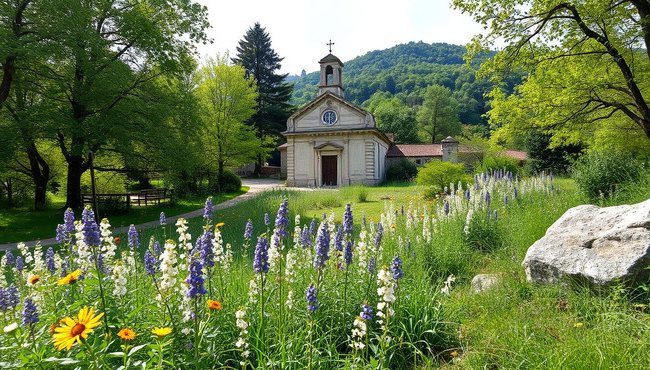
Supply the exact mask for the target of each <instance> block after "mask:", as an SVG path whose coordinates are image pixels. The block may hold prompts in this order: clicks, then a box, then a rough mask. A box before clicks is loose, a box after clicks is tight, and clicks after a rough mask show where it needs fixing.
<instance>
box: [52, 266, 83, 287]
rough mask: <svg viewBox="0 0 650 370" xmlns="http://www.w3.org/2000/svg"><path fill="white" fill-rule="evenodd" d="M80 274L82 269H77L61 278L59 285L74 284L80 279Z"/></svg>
mask: <svg viewBox="0 0 650 370" xmlns="http://www.w3.org/2000/svg"><path fill="white" fill-rule="evenodd" d="M79 276H81V270H75V271H72V272H71V273H69V274H67V275H66V276H64V277H62V278H61V279H59V280H58V281H57V282H56V283H57V284H58V285H70V284H74V283H76V282H77V280H79Z"/></svg>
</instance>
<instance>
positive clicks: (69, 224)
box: [63, 208, 75, 233]
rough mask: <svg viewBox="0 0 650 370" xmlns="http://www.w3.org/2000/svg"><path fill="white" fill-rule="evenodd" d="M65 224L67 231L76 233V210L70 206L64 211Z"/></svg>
mask: <svg viewBox="0 0 650 370" xmlns="http://www.w3.org/2000/svg"><path fill="white" fill-rule="evenodd" d="M63 224H64V225H65V231H67V232H69V233H74V232H75V228H74V212H73V211H72V208H68V209H66V210H65V212H64V213H63Z"/></svg>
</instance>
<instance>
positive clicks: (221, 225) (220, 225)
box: [214, 222, 226, 229]
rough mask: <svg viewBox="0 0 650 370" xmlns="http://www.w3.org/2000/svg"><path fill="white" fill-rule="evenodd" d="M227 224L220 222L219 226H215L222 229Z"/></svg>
mask: <svg viewBox="0 0 650 370" xmlns="http://www.w3.org/2000/svg"><path fill="white" fill-rule="evenodd" d="M225 224H226V223H225V222H219V223H218V224H216V225H214V227H216V228H218V229H221V228H222V227H223V225H225Z"/></svg>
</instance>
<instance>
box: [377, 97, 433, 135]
mask: <svg viewBox="0 0 650 370" xmlns="http://www.w3.org/2000/svg"><path fill="white" fill-rule="evenodd" d="M388 96H390V94H388ZM367 103H368V104H369V110H370V112H372V114H374V116H375V119H376V121H377V127H378V128H379V129H380V130H382V131H384V132H386V133H392V134H395V142H396V143H398V144H404V143H417V142H419V141H420V139H419V137H418V130H417V121H416V120H415V110H414V109H412V108H409V107H407V106H406V105H405V104H404V103H402V102H401V101H400V100H399V99H398V98H395V97H385V96H384V94H382V93H375V94H373V95H372V96H371V97H370V99H369V100H368V102H367Z"/></svg>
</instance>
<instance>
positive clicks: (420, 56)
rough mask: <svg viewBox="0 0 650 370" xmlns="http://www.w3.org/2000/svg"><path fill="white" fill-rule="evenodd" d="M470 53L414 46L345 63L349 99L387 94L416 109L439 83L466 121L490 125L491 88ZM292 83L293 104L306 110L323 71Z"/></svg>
mask: <svg viewBox="0 0 650 370" xmlns="http://www.w3.org/2000/svg"><path fill="white" fill-rule="evenodd" d="M465 51H466V49H465V47H464V46H458V45H451V44H445V43H436V44H427V43H424V42H410V43H408V44H400V45H396V46H394V47H392V48H389V49H385V50H375V51H371V52H368V53H366V54H365V55H362V56H360V57H357V58H355V59H353V60H350V61H347V62H344V63H345V67H344V68H345V69H344V73H343V80H344V86H345V93H346V98H347V99H348V100H350V101H352V102H353V103H356V104H358V105H363V104H364V103H365V102H366V101H367V100H368V99H369V98H370V97H371V96H372V95H373V94H374V93H376V92H385V95H386V96H396V97H398V98H399V99H400V100H401V101H403V102H404V103H405V104H406V105H408V106H410V107H416V106H418V105H420V104H421V103H422V93H423V91H424V89H425V88H426V87H427V86H430V85H433V84H438V85H442V86H445V87H447V88H449V89H450V90H451V91H452V92H453V96H454V98H455V99H456V100H457V101H458V103H459V106H460V121H461V122H462V123H466V124H482V125H484V124H486V121H485V119H484V118H483V117H482V115H483V114H484V113H485V112H486V110H487V104H486V100H485V98H484V94H485V93H486V92H487V91H489V90H490V88H491V85H490V84H489V83H488V82H487V81H485V80H476V77H475V71H476V67H475V66H471V67H468V66H467V65H466V63H465V61H464V59H463V56H464V54H465ZM490 56H491V54H490V55H487V56H486V57H490ZM289 80H290V81H291V82H293V83H294V84H295V85H294V92H293V97H292V103H293V104H295V105H298V106H300V105H302V104H305V103H307V102H309V101H310V100H311V99H313V98H314V97H315V96H316V93H317V91H318V71H315V72H312V73H308V74H304V75H303V76H291V78H290V79H289Z"/></svg>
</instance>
